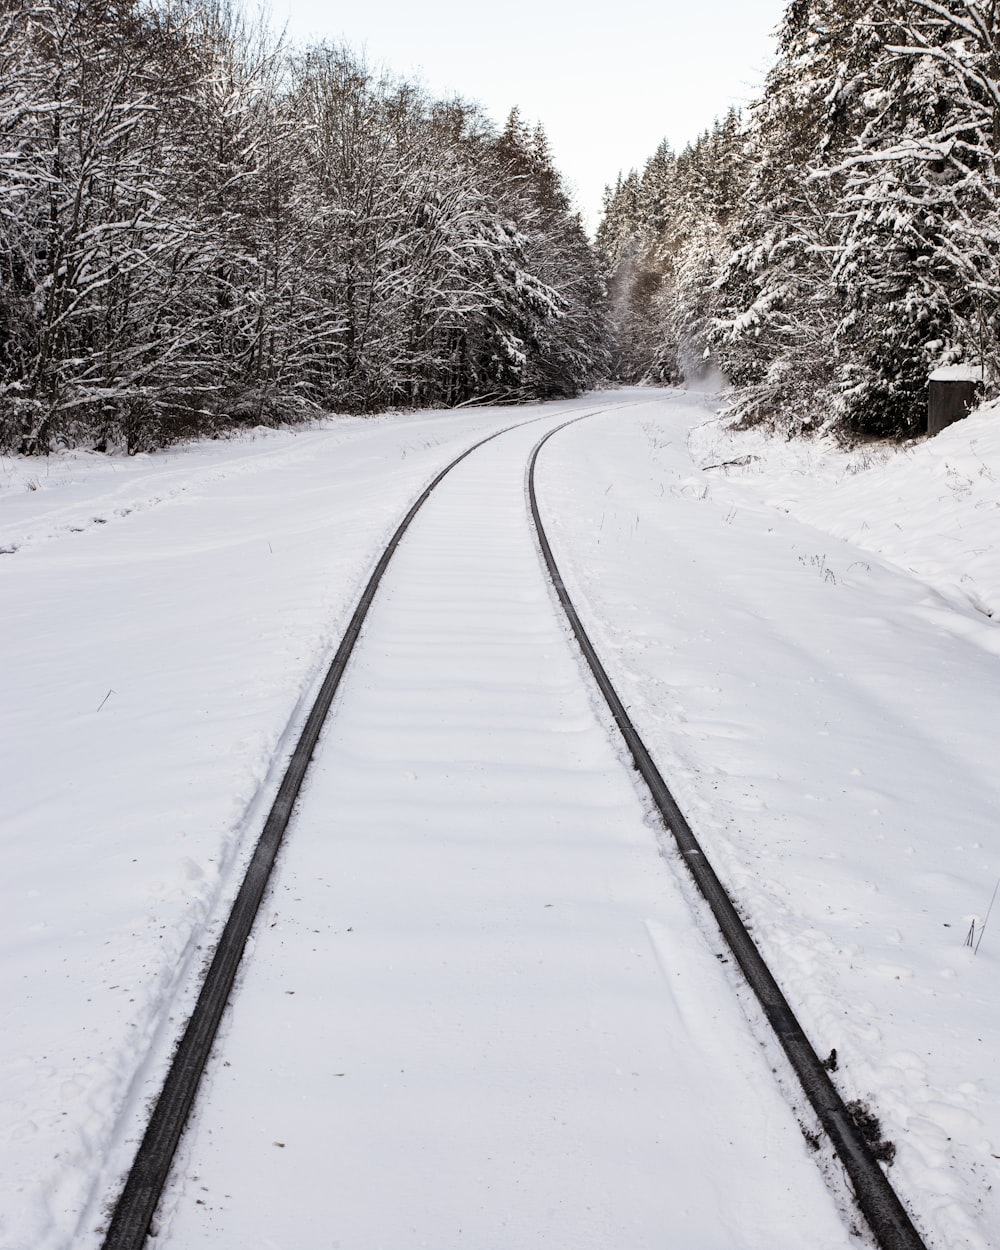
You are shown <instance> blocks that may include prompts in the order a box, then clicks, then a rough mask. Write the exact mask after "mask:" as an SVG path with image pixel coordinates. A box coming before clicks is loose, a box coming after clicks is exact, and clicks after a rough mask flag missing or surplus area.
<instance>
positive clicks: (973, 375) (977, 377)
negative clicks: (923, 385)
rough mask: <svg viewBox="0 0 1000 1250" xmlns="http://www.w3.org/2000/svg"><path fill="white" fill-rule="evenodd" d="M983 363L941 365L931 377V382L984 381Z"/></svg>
mask: <svg viewBox="0 0 1000 1250" xmlns="http://www.w3.org/2000/svg"><path fill="white" fill-rule="evenodd" d="M982 380H983V368H982V365H941V366H939V367H938V368H937V369H935V370H934V371H933V372H932V373H931V375H930V378H929V381H931V382H982Z"/></svg>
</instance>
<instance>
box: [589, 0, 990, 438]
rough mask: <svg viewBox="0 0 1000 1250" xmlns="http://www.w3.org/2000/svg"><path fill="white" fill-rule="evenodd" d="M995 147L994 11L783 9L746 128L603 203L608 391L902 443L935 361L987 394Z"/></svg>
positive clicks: (947, 5) (708, 139)
mask: <svg viewBox="0 0 1000 1250" xmlns="http://www.w3.org/2000/svg"><path fill="white" fill-rule="evenodd" d="M998 151H1000V46H998V18H997V4H996V0H791V3H790V4H789V5H788V7H787V9H786V12H785V17H784V20H783V23H782V25H781V28H780V31H779V39H778V55H777V60H776V63H775V65H774V67H773V69H772V70H771V72H770V74H769V76H768V78H767V81H766V86H765V89H764V91H763V94H762V96H761V98H760V99H759V100H758V101H757V102H756V103H755V104H754V105H753V106H752V107H751V108H750V109H749V110H748V115H747V116H746V117H745V118H740V117H739V116H737V115H736V114H734V113H730V114H729V115H728V116H726V117H724V118H722V119H720V120H719V121H717V122H716V124H715V125H714V126H713V127H712V128H711V129H710V130H709V131H708V132H707V133H705V134H704V135H703V136H702V137H701V138H700V139H699V140H698V141H697V142H696V143H694V144H692V145H691V146H690V147H688V148H687V149H685V150H684V151H683V152H681V153H680V154H679V155H678V154H675V153H674V152H673V151H671V149H670V148H669V146H667V145H666V144H664V145H662V146H661V147H660V148H659V149H658V150H657V151H656V152H655V153H653V155H652V156H651V157H650V159H649V160H648V162H647V163H646V166H645V168H644V169H642V170H641V171H636V172H633V173H631V174H629V175H628V176H627V177H625V178H624V179H622V178H620V179H619V180H618V183H617V185H616V186H615V187H614V188H613V189H610V190H609V192H608V194H607V197H606V211H605V216H604V219H603V221H602V223H601V226H600V228H599V232H598V243H599V245H600V248H601V250H602V252H603V254H604V256H605V267H606V270H607V274H608V280H609V285H610V294H611V300H612V320H613V323H614V340H613V344H612V351H613V366H612V367H613V371H614V373H615V375H616V376H618V377H619V378H621V379H624V380H629V381H639V380H643V379H644V380H647V381H659V382H666V383H669V382H673V381H677V380H679V379H681V378H686V379H689V380H691V379H693V378H696V377H697V376H698V375H699V374H704V373H707V372H708V371H712V373H713V374H714V373H715V372H716V371H717V372H718V373H719V374H721V375H723V376H724V377H725V378H726V379H727V380H728V381H729V382H730V383H732V386H733V393H732V398H733V402H732V406H731V409H730V411H731V413H732V414H733V416H734V417H735V419H736V420H738V421H739V422H742V423H744V424H752V423H757V422H767V423H769V424H771V425H772V426H774V427H775V428H776V429H777V430H780V431H781V432H782V433H783V434H786V435H797V434H804V433H811V432H817V431H831V432H834V433H836V434H838V435H840V436H842V437H845V438H858V437H872V436H875V437H893V438H903V437H907V436H909V435H912V434H915V433H918V432H920V430H921V429H922V428H923V423H924V420H925V414H926V393H927V392H926V387H927V379H928V375H929V373H930V372H931V371H932V370H933V369H935V368H939V367H941V366H946V365H965V366H968V367H969V368H970V371H971V372H972V373H973V376H975V375H976V374H979V373H980V371H981V376H982V380H983V383H984V385H985V388H986V392H987V393H988V394H995V393H996V390H997V384H998V382H1000V359H998V350H997V346H998V345H997V338H998V334H1000V305H998V297H1000V199H998V193H1000V183H998V170H997V160H998Z"/></svg>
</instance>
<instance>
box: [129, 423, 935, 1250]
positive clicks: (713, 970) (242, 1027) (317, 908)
mask: <svg viewBox="0 0 1000 1250" xmlns="http://www.w3.org/2000/svg"><path fill="white" fill-rule="evenodd" d="M534 438H535V435H534V434H533V433H532V432H531V431H530V430H521V429H519V430H516V431H513V432H511V433H509V434H507V435H506V436H505V437H504V438H503V439H501V440H499V441H498V442H495V443H492V444H491V446H490V447H489V448H485V449H484V450H483V451H481V452H479V453H478V454H477V455H476V456H474V457H471V458H470V459H469V460H464V457H463V461H464V463H463V464H462V465H461V466H460V467H459V468H457V469H456V470H455V472H454V473H453V474H451V475H450V476H449V478H448V481H447V483H446V484H445V485H444V486H443V487H442V489H441V490H440V491H438V492H437V493H436V494H435V495H434V496H433V498H431V500H430V502H429V504H428V506H427V507H426V508H425V509H424V510H423V512H422V513H421V515H420V517H419V518H418V520H417V521H416V522H415V524H414V526H413V530H412V533H411V536H410V538H409V539H408V540H407V542H406V543H405V544H404V545H403V547H402V548H401V549H400V551H399V553H398V556H397V558H396V560H395V561H394V563H393V566H392V569H391V570H390V572H389V574H388V576H387V577H386V579H385V585H384V590H383V594H382V595H381V596H380V597H379V599H378V600H377V601H376V602H375V604H374V606H373V609H372V612H371V618H370V621H369V623H368V625H367V626H366V632H365V641H364V646H363V647H361V648H360V650H359V653H358V655H357V657H356V658H355V660H354V662H353V664H352V669H351V674H350V678H349V680H348V681H347V683H346V685H345V689H344V691H343V692H342V694H341V696H340V700H341V701H340V706H339V710H338V715H337V717H336V718H335V720H334V722H333V724H332V725H331V726H330V727H329V729H328V731H327V740H326V742H325V743H324V746H323V750H322V753H321V755H320V758H319V759H318V760H317V764H316V767H315V775H314V776H313V778H312V779H311V781H310V784H309V788H308V799H307V801H305V802H304V803H303V810H302V811H301V812H300V813H298V815H297V817H296V830H295V837H294V839H293V842H292V844H291V845H290V846H289V848H288V852H287V855H286V857H285V862H283V864H282V866H281V871H280V874H279V880H278V882H277V884H276V886H275V887H274V889H273V891H272V894H271V897H270V899H269V901H268V903H267V904H266V905H265V916H264V918H263V919H262V920H261V921H260V922H259V923H258V936H257V937H256V939H255V946H256V950H255V958H254V960H253V961H252V963H251V964H250V966H249V967H248V968H247V970H246V972H245V976H244V979H243V983H242V985H241V989H240V993H239V995H238V996H237V1000H236V1003H235V1005H234V1010H233V1013H232V1020H231V1023H230V1026H229V1028H228V1029H227V1030H226V1034H227V1035H226V1037H225V1039H224V1041H223V1043H222V1045H221V1046H220V1048H219V1049H220V1052H223V1053H220V1054H219V1055H218V1056H217V1057H216V1060H215V1062H214V1063H213V1065H212V1066H211V1070H210V1081H209V1085H210V1088H209V1090H208V1091H207V1096H206V1098H205V1099H204V1100H203V1101H204V1105H203V1106H201V1107H200V1109H199V1111H198V1113H197V1115H196V1123H195V1127H194V1130H193V1131H192V1133H191V1134H190V1136H189V1138H188V1140H187V1141H186V1142H185V1144H184V1146H183V1148H182V1157H181V1163H180V1167H179V1168H178V1169H177V1174H176V1175H175V1178H174V1181H173V1182H172V1185H171V1186H170V1187H169V1188H168V1192H167V1195H166V1198H165V1200H164V1207H163V1212H162V1215H161V1227H160V1240H159V1244H160V1245H168V1246H170V1245H176V1246H184V1247H194V1246H198V1245H206V1246H207V1245H211V1246H213V1247H216V1248H225V1247H229V1246H232V1247H236V1246H239V1247H241V1248H242V1247H246V1246H251V1245H259V1246H271V1245H274V1246H289V1245H295V1246H297V1247H312V1246H316V1247H320V1246H324V1247H327V1246H343V1247H345V1248H346V1247H352V1248H354V1250H362V1248H363V1247H368V1246H371V1247H375V1246H383V1245H384V1246H392V1247H394V1248H396V1250H401V1248H402V1247H405V1246H411V1245H412V1246H417V1245H432V1246H435V1247H437V1248H438V1250H443V1248H444V1247H447V1246H452V1245H454V1246H458V1245H469V1246H475V1247H479V1248H480V1250H485V1247H494V1246H495V1247H497V1250H500V1248H501V1247H513V1246H515V1245H516V1246H520V1245H545V1244H548V1245H559V1246H565V1247H569V1246H572V1247H574V1248H577V1247H586V1246H591V1245H593V1246H595V1247H596V1246H601V1247H602V1248H607V1247H611V1246H620V1247H621V1250H639V1248H640V1247H643V1246H646V1245H649V1246H653V1245H662V1244H663V1242H664V1240H669V1241H670V1242H671V1244H675V1245H678V1246H691V1247H695V1246H697V1247H710V1246H712V1247H714V1246H719V1247H722V1246H735V1245H739V1246H740V1247H741V1248H750V1247H754V1246H758V1245H759V1246H762V1247H763V1246H768V1247H782V1246H784V1245H788V1246H792V1245H796V1246H798V1245H801V1244H802V1243H803V1241H804V1240H808V1242H809V1244H810V1245H812V1246H816V1247H825V1246H830V1247H832V1246H841V1245H846V1244H848V1243H849V1236H848V1231H847V1228H846V1227H845V1225H844V1223H843V1222H842V1220H841V1219H840V1217H839V1216H838V1213H837V1211H836V1207H835V1205H834V1202H833V1200H832V1199H831V1198H830V1196H829V1194H828V1193H827V1192H826V1190H825V1189H824V1188H823V1186H822V1183H821V1181H820V1179H819V1176H818V1173H817V1172H816V1170H815V1168H814V1167H813V1166H812V1164H811V1161H810V1160H809V1158H808V1155H807V1152H806V1149H805V1146H804V1143H803V1140H802V1138H801V1136H800V1134H799V1132H798V1129H797V1126H796V1124H795V1121H794V1118H793V1117H792V1115H791V1113H790V1112H789V1110H788V1109H787V1107H786V1106H785V1104H784V1102H783V1101H782V1098H781V1096H780V1094H779V1093H778V1090H777V1088H776V1087H775V1086H774V1085H773V1083H772V1081H771V1079H770V1074H769V1071H768V1069H769V1066H770V1061H769V1060H768V1059H767V1058H766V1057H765V1055H764V1054H763V1053H762V1051H761V1050H760V1048H759V1046H758V1044H757V1043H756V1042H755V1041H754V1039H753V1037H752V1035H751V1033H750V1031H749V1029H748V1027H747V1025H746V1023H745V1021H744V1020H743V1019H742V1016H741V1014H740V1011H739V1009H738V1008H737V1006H736V1005H735V1003H734V1002H733V1001H732V995H731V991H730V986H729V982H728V981H727V980H726V978H725V976H724V975H723V972H722V970H721V969H720V968H719V966H718V964H717V963H716V960H715V957H714V956H713V952H712V950H711V949H710V947H709V945H708V944H707V943H706V942H705V939H704V937H703V936H702V933H701V930H700V929H699V927H698V924H697V923H696V922H695V921H694V919H693V918H692V917H691V915H690V910H689V907H688V905H687V903H686V901H685V897H684V894H683V891H682V890H680V889H679V887H678V885H677V883H676V881H674V880H673V878H672V877H671V875H670V873H669V871H668V870H667V869H666V868H665V866H664V864H663V861H662V860H661V859H660V858H659V857H658V855H657V851H656V843H655V837H654V835H653V833H652V832H651V830H650V828H649V822H648V819H647V818H646V817H645V815H644V811H643V806H642V802H641V800H640V798H639V796H638V795H637V793H636V790H635V786H634V781H633V778H632V776H631V774H630V772H629V770H628V769H627V768H625V767H623V764H622V760H621V759H620V758H619V757H618V756H617V755H616V754H615V751H614V749H613V747H612V746H611V745H610V744H609V741H608V737H607V733H606V726H604V725H602V722H601V719H600V714H599V713H598V712H596V711H595V709H594V707H593V705H592V702H591V698H590V695H589V693H588V691H587V689H586V687H585V685H584V684H583V683H582V682H581V680H580V672H579V666H578V663H577V661H576V657H575V656H574V654H573V652H572V650H571V648H570V646H569V645H568V642H567V639H566V636H565V631H564V628H563V627H562V625H561V623H560V622H559V621H558V619H557V618H556V616H555V614H554V612H553V610H552V604H551V600H550V598H549V595H548V591H547V589H546V587H545V585H544V583H543V581H542V579H541V577H540V576H539V569H538V560H537V553H536V550H535V547H534V544H533V536H532V533H531V529H530V523H529V521H528V519H527V517H526V514H525V509H524V502H523V469H524V463H525V460H526V457H527V455H528V454H529V452H530V443H531V442H532V441H534ZM442 476H443V475H442ZM439 480H440V479H439ZM415 511H416V509H414V512H415ZM411 516H412V513H411ZM397 537H398V536H397ZM394 547H395V540H394V543H393V544H392V545H391V547H390V549H387V552H386V554H385V556H384V558H383V562H382V565H381V567H382V568H384V567H385V565H386V564H387V563H388V559H389V557H390V556H391V554H392V550H393V549H394ZM371 592H372V594H374V583H373V585H372V587H371ZM368 599H369V601H370V599H371V596H368ZM365 606H367V605H365ZM356 623H357V627H358V629H357V630H355V631H354V632H355V633H357V632H358V630H359V629H360V619H358V620H357V622H356ZM349 634H350V631H349ZM345 641H346V640H345ZM351 641H352V642H353V639H352V640H351ZM345 663H346V653H345V654H344V657H343V662H342V663H341V664H340V670H339V671H340V672H342V670H343V666H344V664H345ZM335 667H336V662H335ZM332 672H333V670H331V673H332ZM331 680H332V681H333V684H332V686H331V685H330V683H329V682H328V687H329V689H328V694H329V696H330V697H332V694H333V691H334V689H335V688H336V685H337V682H339V672H338V674H337V677H336V679H331ZM327 702H329V700H327ZM324 711H325V709H320V710H318V712H317V716H318V718H319V720H318V721H317V723H316V729H317V731H318V728H319V723H320V722H321V721H322V718H323V714H324ZM619 720H620V718H619ZM310 749H311V748H310ZM295 789H297V785H296V786H294V787H293V788H292V790H289V791H286V792H285V794H284V797H283V798H279V801H278V804H276V807H278V806H282V807H283V810H285V811H286V812H287V810H289V809H290V806H291V803H292V802H294V790H295ZM327 830H329V833H328V834H327ZM265 858H266V855H265ZM259 872H260V869H259V868H258V870H257V873H258V875H259ZM265 876H266V874H265ZM263 884H264V882H263V880H262V879H261V880H258V881H257V882H256V883H255V884H254V885H253V887H252V890H251V893H253V892H256V891H257V890H258V889H262V888H263ZM253 908H254V910H255V909H256V903H254V904H253ZM251 919H252V912H251ZM239 944H240V945H242V941H240V943H239ZM238 953H239V952H238V951H237V952H236V954H235V957H236V958H237V959H238ZM227 958H229V957H228V956H227ZM232 970H233V971H234V970H235V964H233V967H232ZM220 1011H221V1004H217V1013H216V1014H218V1012H220ZM773 1014H774V1013H772V1018H773ZM785 1023H786V1026H787V1021H786V1022H785ZM196 1027H197V1028H200V1026H196ZM211 1032H214V1024H212V1025H211V1029H210V1032H209V1033H208V1034H206V1036H207V1038H208V1043H207V1044H209V1045H210V1041H211ZM786 1032H787V1027H786ZM199 1045H200V1046H201V1047H203V1048H204V1047H205V1045H206V1043H205V1041H204V1040H202V1042H200V1043H199ZM182 1053H183V1052H182ZM814 1058H815V1057H814ZM171 1079H174V1078H171ZM177 1079H178V1080H180V1079H182V1078H181V1077H178V1078H177ZM748 1085H749V1086H750V1087H752V1088H753V1090H754V1097H753V1100H752V1104H748V1103H747V1101H746V1098H745V1092H746V1088H747V1087H748ZM191 1092H192V1093H193V1089H192V1091H191ZM185 1097H187V1095H185ZM177 1098H178V1094H177V1093H176V1092H175V1093H172V1094H168V1098H167V1103H168V1104H169V1105H168V1106H167V1107H166V1109H165V1111H164V1112H163V1113H162V1114H163V1115H166V1116H167V1117H168V1118H170V1119H171V1120H172V1121H175V1122H176V1123H177V1124H178V1126H179V1125H180V1124H181V1123H182V1122H183V1111H182V1110H181V1111H178V1109H177ZM162 1105H163V1104H161V1106H162ZM157 1114H158V1115H160V1114H161V1112H160V1111H159V1110H158V1112H157ZM178 1115H179V1119H178ZM154 1123H155V1121H154ZM850 1131H851V1130H850V1129H849V1128H848V1133H850ZM176 1132H179V1127H177V1129H176ZM176 1132H174V1130H171V1134H172V1135H174V1136H176ZM171 1134H168V1136H169V1135H171ZM160 1149H161V1150H162V1147H161V1148H160ZM171 1151H172V1146H171ZM157 1166H158V1167H159V1166H162V1164H157ZM873 1166H874V1167H875V1168H876V1171H877V1165H873ZM879 1175H880V1174H879ZM855 1183H857V1182H856V1180H855ZM130 1188H131V1190H132V1192H133V1193H136V1192H138V1193H139V1197H140V1202H139V1205H138V1206H137V1207H135V1208H134V1209H133V1210H132V1211H131V1213H130V1211H129V1208H128V1206H127V1203H126V1204H123V1205H122V1206H121V1207H120V1208H119V1213H118V1216H116V1220H115V1222H114V1224H113V1225H112V1228H111V1231H110V1232H109V1235H108V1239H107V1241H106V1243H105V1244H106V1246H108V1247H109V1248H110V1247H112V1246H113V1247H115V1248H116V1250H118V1248H119V1247H125V1246H137V1245H139V1244H141V1241H142V1238H143V1237H144V1236H145V1231H146V1227H147V1225H148V1222H149V1216H150V1212H151V1207H152V1204H153V1203H155V1197H156V1194H155V1192H154V1191H153V1189H152V1188H151V1181H150V1178H149V1176H148V1175H147V1174H145V1173H144V1172H143V1168H142V1166H140V1168H139V1169H138V1170H137V1171H136V1172H135V1173H133V1179H132V1181H130ZM156 1190H157V1191H158V1184H157V1185H156ZM331 1191H332V1192H331ZM128 1192H129V1191H128V1190H127V1191H126V1197H127V1196H128ZM889 1192H890V1193H891V1191H889ZM902 1218H903V1220H904V1221H905V1215H904V1216H903V1217H902ZM911 1231H912V1230H911ZM890 1236H891V1237H895V1238H896V1239H895V1240H892V1239H887V1238H886V1236H885V1235H884V1230H883V1235H882V1244H883V1245H884V1246H886V1247H893V1248H894V1250H895V1248H897V1247H898V1248H899V1250H902V1248H903V1247H916V1246H919V1245H920V1244H921V1243H920V1242H919V1239H917V1238H916V1234H915V1233H914V1234H913V1239H912V1240H905V1237H906V1236H907V1234H906V1231H905V1228H903V1225H902V1224H901V1223H900V1221H899V1220H898V1219H897V1220H896V1231H895V1232H893V1233H891V1234H890ZM129 1238H130V1239H129ZM137 1238H138V1240H137Z"/></svg>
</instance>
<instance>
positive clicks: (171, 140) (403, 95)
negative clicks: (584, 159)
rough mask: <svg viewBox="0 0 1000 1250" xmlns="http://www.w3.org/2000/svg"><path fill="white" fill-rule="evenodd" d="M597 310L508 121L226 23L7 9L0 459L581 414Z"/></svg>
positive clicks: (2, 36) (551, 184) (572, 238)
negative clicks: (485, 414) (475, 412)
mask: <svg viewBox="0 0 1000 1250" xmlns="http://www.w3.org/2000/svg"><path fill="white" fill-rule="evenodd" d="M603 296H604V285H603V280H602V277H601V274H600V271H599V266H598V263H597V259H596V257H595V254H594V252H593V250H592V248H591V246H590V244H589V242H588V240H587V238H586V235H585V233H584V231H583V228H582V226H581V223H580V220H579V217H578V216H577V215H576V214H575V213H574V212H573V211H572V209H571V205H570V203H569V200H568V198H567V196H566V194H565V192H564V190H563V188H562V185H561V183H560V180H559V177H558V175H557V173H556V171H555V169H554V168H553V164H552V160H551V156H550V153H549V150H548V145H547V142H546V139H545V135H544V133H543V132H542V131H541V129H540V128H537V127H536V128H529V127H527V126H526V125H525V124H524V123H523V122H522V121H521V119H520V118H519V116H518V115H517V113H516V112H515V113H512V115H511V117H510V119H509V120H508V123H507V125H506V127H505V128H504V129H503V130H502V131H499V132H498V131H497V129H496V128H495V127H494V126H493V125H492V123H491V122H490V121H489V120H488V119H487V118H486V117H485V116H484V115H483V114H482V112H481V111H480V110H479V109H478V108H477V107H476V106H475V105H474V104H470V103H468V102H465V101H462V100H446V101H441V100H435V99H431V98H429V97H428V95H427V93H426V92H425V91H423V90H422V89H421V88H420V87H418V86H417V85H415V84H413V83H411V82H407V81H404V80H401V79H398V78H394V77H392V76H390V75H388V74H386V73H381V72H375V71H373V70H371V69H370V68H369V67H368V66H367V65H366V64H365V63H364V62H363V61H362V60H361V59H359V58H358V57H356V56H355V55H354V54H353V53H351V52H350V51H349V50H348V49H346V48H342V47H330V46H315V47H310V48H306V49H292V48H287V47H285V46H284V45H283V44H282V42H281V41H280V40H276V39H274V38H272V37H271V36H270V35H269V34H268V33H267V31H266V29H265V28H264V27H263V26H262V25H260V24H259V23H255V22H251V21H248V20H247V19H246V18H244V17H243V16H242V15H241V13H240V11H239V9H238V8H237V7H236V6H235V5H231V4H229V3H228V2H227V0H2V2H0V449H5V450H12V449H13V450H16V451H20V452H24V453H39V452H45V451H48V450H50V449H51V448H53V447H57V446H60V445H86V446H90V447H94V448H98V449H105V448H125V449H128V450H130V451H138V450H146V449H150V448H153V447H156V446H160V445H162V444H164V443H166V442H169V441H170V440H172V439H174V438H176V437H178V436H180V435H188V434H192V433H197V432H205V431H212V430H214V429H217V428H220V427H224V426H228V425H233V424H239V423H240V422H250V423H258V422H262V421H263V422H268V421H275V420H288V419H294V418H295V417H297V416H302V415H306V414H309V413H311V412H315V411H317V410H320V409H335V410H339V411H355V412H371V411H376V410H380V409H385V408H387V407H396V406H402V407H418V406H424V405H459V404H463V403H467V402H470V401H474V400H477V399H492V400H494V401H498V402H506V401H512V400H516V399H524V398H529V397H548V396H556V395H570V394H574V393H576V392H577V391H579V390H580V389H582V388H584V387H586V386H588V385H590V384H591V383H592V382H593V381H594V380H595V378H597V377H598V376H600V375H601V373H602V372H603V371H604V367H605V358H604V352H605V347H604V344H605V339H606V334H607V324H606V320H605V314H604V304H603Z"/></svg>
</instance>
